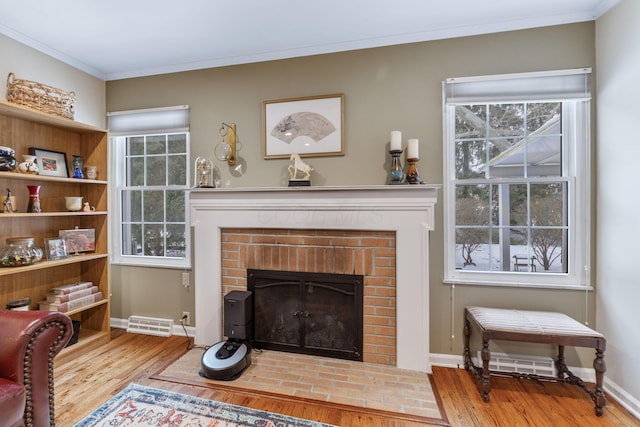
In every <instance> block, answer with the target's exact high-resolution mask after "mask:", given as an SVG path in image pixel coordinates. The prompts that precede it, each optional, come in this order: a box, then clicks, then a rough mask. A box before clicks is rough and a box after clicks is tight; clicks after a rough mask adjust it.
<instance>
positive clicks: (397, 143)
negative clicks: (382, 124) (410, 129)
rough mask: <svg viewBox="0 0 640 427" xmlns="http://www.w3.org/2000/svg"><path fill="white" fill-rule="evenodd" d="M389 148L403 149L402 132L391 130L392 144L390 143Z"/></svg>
mask: <svg viewBox="0 0 640 427" xmlns="http://www.w3.org/2000/svg"><path fill="white" fill-rule="evenodd" d="M389 149H390V150H392V151H394V150H402V132H400V131H399V130H393V131H391V144H390V145H389Z"/></svg>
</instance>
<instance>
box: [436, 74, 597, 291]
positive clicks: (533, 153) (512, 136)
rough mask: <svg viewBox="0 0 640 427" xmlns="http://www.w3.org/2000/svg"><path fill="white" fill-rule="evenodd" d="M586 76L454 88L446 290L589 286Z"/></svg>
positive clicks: (447, 119) (448, 120)
mask: <svg viewBox="0 0 640 427" xmlns="http://www.w3.org/2000/svg"><path fill="white" fill-rule="evenodd" d="M589 88H590V70H586V69H582V70H566V71H558V72H544V73H527V74H515V75H500V76H489V77H476V78H462V79H457V78H456V79H448V80H447V81H445V82H444V83H443V89H444V104H445V105H444V123H445V165H444V166H445V167H444V170H445V179H444V182H445V186H444V202H445V281H448V282H462V283H471V284H473V283H477V284H491V285H515V286H551V287H569V288H571V287H578V288H584V287H585V286H589V260H590V253H589V242H590V224H589V210H590V198H589V180H590V173H589V169H590V168H589V163H590V156H589V151H590V138H589V133H590V132H589V129H590V120H589V117H590V101H589V98H590V89H589Z"/></svg>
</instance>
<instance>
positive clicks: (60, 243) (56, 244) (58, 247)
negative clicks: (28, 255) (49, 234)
mask: <svg viewBox="0 0 640 427" xmlns="http://www.w3.org/2000/svg"><path fill="white" fill-rule="evenodd" d="M44 249H45V252H46V255H47V259H49V260H54V259H63V258H66V257H68V256H69V254H68V253H67V246H66V245H65V242H64V239H61V238H59V237H54V238H51V239H44Z"/></svg>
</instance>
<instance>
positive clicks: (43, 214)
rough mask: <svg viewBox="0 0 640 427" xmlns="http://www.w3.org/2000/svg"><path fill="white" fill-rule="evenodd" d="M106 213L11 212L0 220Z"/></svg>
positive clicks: (1, 215)
mask: <svg viewBox="0 0 640 427" xmlns="http://www.w3.org/2000/svg"><path fill="white" fill-rule="evenodd" d="M106 214H107V211H88V212H39V213H32V212H12V213H10V214H7V213H4V214H3V213H0V220H1V219H2V218H7V219H8V218H17V217H32V218H35V217H39V216H40V217H51V216H92V215H106Z"/></svg>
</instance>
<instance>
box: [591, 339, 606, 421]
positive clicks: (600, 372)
mask: <svg viewBox="0 0 640 427" xmlns="http://www.w3.org/2000/svg"><path fill="white" fill-rule="evenodd" d="M593 369H595V371H596V388H595V392H594V396H593V401H594V402H595V404H596V407H595V410H596V415H597V416H599V417H600V416H602V414H603V413H604V407H605V406H606V405H607V399H606V397H605V395H604V391H603V390H602V383H603V381H604V373H605V371H606V370H607V366H606V365H605V363H604V350H600V349H596V358H595V360H594V361H593Z"/></svg>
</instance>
